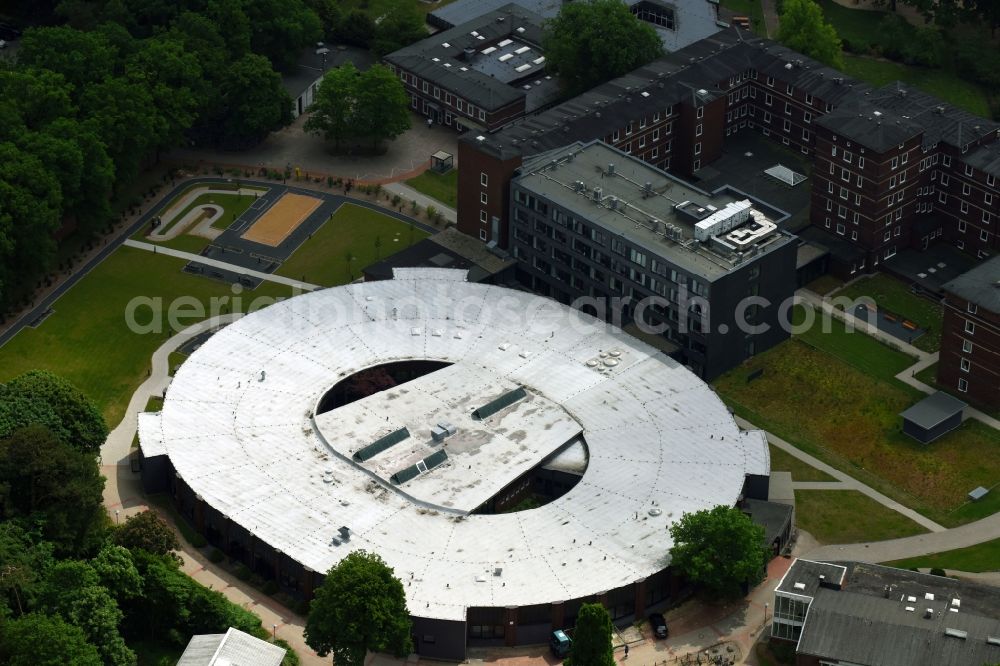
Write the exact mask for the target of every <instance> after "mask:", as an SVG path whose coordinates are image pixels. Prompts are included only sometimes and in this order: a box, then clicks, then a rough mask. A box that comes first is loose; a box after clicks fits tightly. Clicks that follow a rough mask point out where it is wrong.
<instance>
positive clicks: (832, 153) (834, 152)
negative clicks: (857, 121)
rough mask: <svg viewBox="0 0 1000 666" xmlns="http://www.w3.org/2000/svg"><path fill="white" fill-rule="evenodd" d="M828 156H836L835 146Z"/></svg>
mask: <svg viewBox="0 0 1000 666" xmlns="http://www.w3.org/2000/svg"><path fill="white" fill-rule="evenodd" d="M830 154H831V155H832V156H834V157H836V156H837V146H833V149H832V150H831V151H830Z"/></svg>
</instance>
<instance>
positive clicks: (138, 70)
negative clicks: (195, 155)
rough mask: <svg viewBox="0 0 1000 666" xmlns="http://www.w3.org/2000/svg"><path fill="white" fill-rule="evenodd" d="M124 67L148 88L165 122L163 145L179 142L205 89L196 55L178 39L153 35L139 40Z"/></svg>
mask: <svg viewBox="0 0 1000 666" xmlns="http://www.w3.org/2000/svg"><path fill="white" fill-rule="evenodd" d="M126 68H127V71H128V73H129V77H130V79H131V80H132V81H133V82H135V83H138V84H140V85H142V86H143V87H145V88H146V89H147V90H149V93H150V95H151V96H152V101H153V106H154V107H155V108H156V109H157V112H158V113H159V114H160V115H161V116H163V118H164V119H165V121H166V132H165V135H164V136H163V138H162V141H163V144H162V145H164V146H165V147H171V146H176V145H179V144H180V143H181V138H182V136H183V134H184V132H185V130H187V129H188V128H189V127H191V125H192V123H193V122H194V119H195V117H197V115H198V110H199V104H200V102H199V99H200V98H201V95H202V93H203V92H205V90H204V89H205V88H206V86H205V84H204V78H203V76H202V71H201V65H200V64H199V62H198V59H197V57H196V56H195V55H194V54H192V53H188V52H187V50H186V49H185V48H184V45H183V43H182V42H181V41H180V40H178V39H173V38H171V37H169V36H167V37H153V38H151V39H147V40H144V41H143V42H142V47H141V48H140V49H139V51H138V52H137V53H136V54H135V55H133V56H132V57H131V58H129V59H128V61H127V63H126Z"/></svg>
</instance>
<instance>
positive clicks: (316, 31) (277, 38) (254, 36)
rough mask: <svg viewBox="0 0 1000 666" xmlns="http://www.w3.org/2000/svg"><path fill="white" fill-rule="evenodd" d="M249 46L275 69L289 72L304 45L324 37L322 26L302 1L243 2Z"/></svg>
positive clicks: (251, 0)
mask: <svg viewBox="0 0 1000 666" xmlns="http://www.w3.org/2000/svg"><path fill="white" fill-rule="evenodd" d="M243 11H245V12H246V15H247V18H248V19H249V21H250V31H251V34H250V46H251V48H252V49H253V52H254V53H257V54H259V55H262V56H264V57H265V58H267V59H268V60H270V61H271V62H272V63H273V64H274V66H275V67H277V68H278V69H290V68H291V67H293V66H294V65H295V64H296V63H297V62H298V60H299V54H300V53H301V51H302V49H303V48H305V47H306V46H307V45H309V44H311V43H313V42H315V41H316V40H318V39H320V38H321V37H322V36H323V24H322V23H321V22H320V20H319V17H318V16H316V13H315V12H314V11H313V10H311V9H309V7H307V6H306V4H305V3H304V2H302V0H243Z"/></svg>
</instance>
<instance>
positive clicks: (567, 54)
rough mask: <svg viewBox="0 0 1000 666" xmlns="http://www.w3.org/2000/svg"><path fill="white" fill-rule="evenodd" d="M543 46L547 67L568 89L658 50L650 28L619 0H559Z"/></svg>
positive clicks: (603, 77) (655, 54)
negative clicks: (563, 0)
mask: <svg viewBox="0 0 1000 666" xmlns="http://www.w3.org/2000/svg"><path fill="white" fill-rule="evenodd" d="M544 45H545V57H546V58H547V62H548V64H549V67H550V68H552V70H553V71H555V72H556V73H557V74H559V76H560V78H561V79H562V82H563V85H564V86H565V87H566V88H567V90H568V91H569V92H570V93H574V94H575V93H578V92H582V91H584V90H588V89H590V88H593V87H594V86H595V85H597V84H599V83H603V82H605V81H607V80H609V79H612V78H614V77H616V76H620V75H622V74H625V73H626V72H630V71H632V70H633V69H635V68H637V67H640V66H642V65H645V64H646V63H647V62H649V61H650V60H653V59H655V58H658V57H660V56H661V55H663V43H662V42H661V41H660V37H659V35H657V34H656V30H654V29H653V27H652V26H651V25H650V24H648V23H646V22H644V21H640V20H639V19H638V18H636V17H635V16H634V15H633V14H632V12H631V11H629V8H628V6H627V5H625V4H624V3H623V2H621V0H589V2H571V3H564V4H563V6H562V8H561V9H560V10H559V14H558V16H556V17H555V18H554V19H552V20H551V21H549V22H547V24H546V26H545V37H544Z"/></svg>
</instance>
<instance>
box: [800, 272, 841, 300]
mask: <svg viewBox="0 0 1000 666" xmlns="http://www.w3.org/2000/svg"><path fill="white" fill-rule="evenodd" d="M843 286H844V281H843V280H840V279H838V278H835V277H833V276H832V275H821V276H819V277H818V278H816V279H815V280H813V281H812V282H810V283H809V284H807V285H806V289H809V290H810V291H812V292H815V293H817V294H819V295H820V296H826V295H827V294H829V293H830V292H831V291H836V290H837V289H840V288H841V287H843Z"/></svg>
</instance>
